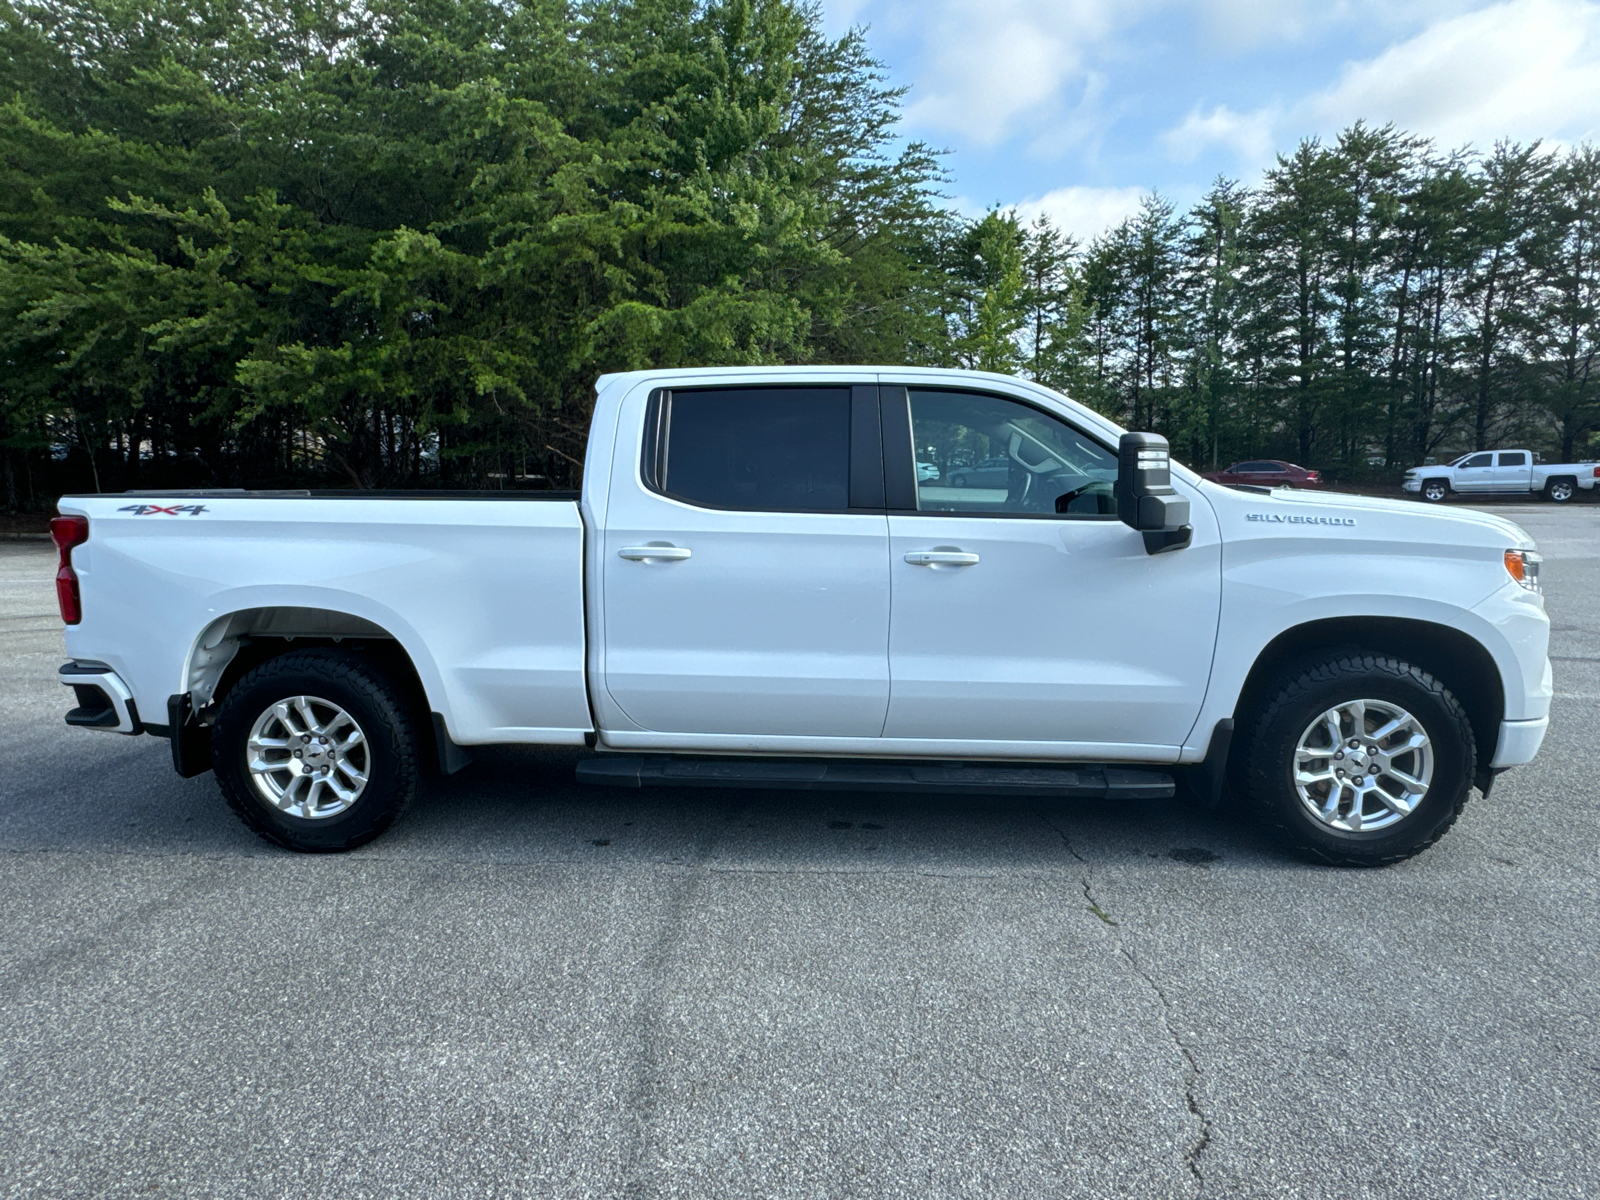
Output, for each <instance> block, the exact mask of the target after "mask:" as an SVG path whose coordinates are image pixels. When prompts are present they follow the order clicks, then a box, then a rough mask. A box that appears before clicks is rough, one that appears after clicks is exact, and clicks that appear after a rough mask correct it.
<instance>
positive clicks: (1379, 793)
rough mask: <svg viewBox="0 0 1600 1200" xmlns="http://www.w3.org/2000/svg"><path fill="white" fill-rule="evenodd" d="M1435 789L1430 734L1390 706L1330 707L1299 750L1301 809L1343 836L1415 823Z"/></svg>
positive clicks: (1382, 702) (1310, 727)
mask: <svg viewBox="0 0 1600 1200" xmlns="http://www.w3.org/2000/svg"><path fill="white" fill-rule="evenodd" d="M1432 782H1433V745H1432V743H1431V742H1430V741H1429V740H1428V732H1427V730H1425V729H1424V728H1423V727H1422V722H1421V721H1419V720H1417V718H1416V717H1414V716H1412V715H1411V714H1410V713H1408V712H1407V711H1406V710H1405V709H1403V708H1401V707H1400V706H1399V705H1398V704H1390V703H1389V702H1388V701H1387V700H1349V701H1346V702H1345V703H1343V704H1340V705H1337V706H1335V707H1333V708H1330V709H1328V711H1327V712H1325V713H1323V714H1322V715H1321V716H1319V717H1318V718H1317V719H1316V720H1314V721H1312V722H1311V724H1310V725H1308V726H1307V727H1306V731H1305V732H1304V733H1302V734H1301V735H1300V741H1299V743H1298V744H1297V745H1296V746H1295V751H1294V786H1295V791H1297V792H1298V793H1299V794H1300V803H1302V804H1304V805H1305V806H1306V809H1307V811H1309V812H1310V813H1311V815H1312V816H1313V817H1315V818H1316V819H1317V820H1318V821H1319V822H1321V823H1322V824H1324V825H1326V826H1328V828H1330V829H1337V830H1340V831H1342V832H1344V833H1371V832H1373V831H1374V830H1378V829H1385V828H1387V827H1388V826H1390V825H1393V824H1394V823H1395V822H1396V821H1400V820H1403V819H1404V818H1406V817H1408V816H1410V815H1411V812H1412V810H1413V809H1415V808H1416V807H1417V805H1418V804H1420V803H1422V800H1423V798H1424V797H1425V796H1426V795H1427V794H1428V787H1429V785H1430V784H1432Z"/></svg>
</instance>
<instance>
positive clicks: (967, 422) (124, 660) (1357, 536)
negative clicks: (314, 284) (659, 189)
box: [54, 367, 1551, 865]
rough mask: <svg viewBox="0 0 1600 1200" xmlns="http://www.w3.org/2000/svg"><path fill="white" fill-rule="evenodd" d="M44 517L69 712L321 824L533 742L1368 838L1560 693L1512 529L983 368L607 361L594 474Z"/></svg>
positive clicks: (76, 506)
mask: <svg viewBox="0 0 1600 1200" xmlns="http://www.w3.org/2000/svg"><path fill="white" fill-rule="evenodd" d="M919 458H920V459H922V461H932V462H935V463H936V464H945V465H948V464H949V463H951V462H960V461H967V462H972V461H980V460H987V459H991V458H1004V460H1005V461H1006V463H1008V464H1009V465H1008V466H1007V468H1006V469H1005V471H1004V472H1001V473H999V474H998V475H997V476H996V477H995V478H993V479H990V478H988V477H985V478H984V479H982V480H979V481H977V482H976V483H974V482H970V481H969V482H968V483H967V485H966V486H958V485H956V484H955V483H954V482H953V481H950V475H951V472H949V471H947V470H941V471H940V472H939V474H938V475H937V476H930V474H929V473H928V472H927V471H924V470H919V469H918V465H917V464H918V460H919ZM60 511H61V514H62V515H61V516H60V517H58V518H56V519H55V522H54V533H55V537H56V540H57V543H58V544H59V545H60V546H61V566H60V573H59V576H58V579H57V587H58V592H59V598H60V601H61V607H62V614H63V617H64V619H65V620H66V622H67V626H68V627H67V633H66V638H67V650H68V653H69V654H71V656H72V661H71V662H69V663H68V664H67V665H66V666H64V667H63V668H62V670H61V678H62V681H63V682H65V683H67V684H68V685H70V686H71V687H72V688H73V689H74V690H75V693H76V696H77V706H76V707H75V708H74V709H73V710H72V711H71V712H70V713H69V714H68V716H67V721H68V723H69V724H71V725H76V726H83V727H86V728H90V729H101V730H109V731H115V732H118V733H124V734H138V733H141V732H142V733H151V734H155V735H157V736H160V737H164V738H167V739H169V740H170V742H171V749H172V757H173V762H174V765H175V766H176V768H177V770H178V772H179V773H180V774H182V775H185V776H188V775H194V774H198V773H200V772H202V771H204V770H207V769H212V768H214V769H215V770H216V773H217V777H218V781H219V783H220V785H221V788H222V791H223V793H224V795H225V796H226V797H227V799H228V802H229V803H230V804H231V805H232V806H233V808H234V809H235V810H236V811H237V812H238V814H239V815H240V816H241V817H242V818H243V819H244V820H245V821H246V822H247V823H248V824H249V825H250V826H251V827H252V828H254V829H255V830H257V831H258V832H260V833H261V834H262V835H263V836H265V837H267V838H268V839H270V840H272V841H274V842H277V843H279V844H281V845H284V846H288V847H291V848H294V849H297V850H343V849H348V848H350V847H353V846H356V845H359V844H361V843H363V842H365V841H367V840H369V839H370V838H372V837H374V836H376V835H377V834H378V833H380V832H381V831H382V830H383V829H385V828H386V827H387V826H388V825H389V824H390V823H391V822H392V821H393V820H394V819H395V817H396V816H397V815H398V814H399V813H400V812H401V811H402V810H403V809H404V808H405V807H406V805H407V803H408V802H409V801H410V800H411V798H412V796H413V794H414V792H415V791H416V789H417V786H418V779H419V775H421V774H422V773H423V771H424V769H425V766H426V767H427V768H428V769H432V768H433V767H434V766H435V765H436V767H437V769H438V770H441V771H443V772H447V773H448V772H450V771H453V770H455V769H456V768H457V767H459V766H460V765H462V764H463V763H464V762H465V761H466V760H467V758H468V757H469V752H468V748H469V747H472V746H483V745H491V744H496V743H520V744H538V745H570V746H575V747H581V746H590V747H592V748H593V749H594V750H595V751H597V752H598V753H596V754H594V755H592V756H590V757H587V758H585V759H584V760H583V761H582V762H581V764H580V765H579V768H578V777H579V778H580V779H582V780H585V781H588V782H592V783H605V784H613V785H623V786H628V787H641V786H656V785H680V786H681V785H692V786H696V787H711V786H732V787H758V786H773V787H790V788H813V789H824V788H836V789H846V790H864V789H896V790H901V791H907V792H918V791H922V792H951V791H958V792H977V793H985V794H995V795H1002V794H1005V795H1012V796H1017V795H1038V796H1080V797H1107V798H1112V799H1129V800H1132V799H1138V798H1146V797H1166V796H1171V795H1173V794H1174V789H1175V787H1176V785H1177V784H1179V783H1182V784H1185V785H1187V791H1186V794H1188V795H1191V796H1193V797H1194V798H1195V802H1196V803H1200V804H1211V803H1214V802H1215V801H1216V799H1217V797H1218V796H1219V795H1220V792H1221V788H1222V786H1223V780H1224V778H1225V777H1229V778H1231V779H1232V780H1234V782H1235V784H1236V786H1237V787H1238V789H1239V790H1240V791H1241V792H1242V793H1243V794H1244V795H1246V796H1248V797H1249V799H1250V801H1251V802H1253V804H1254V806H1255V811H1257V812H1258V813H1259V814H1260V816H1261V818H1262V819H1263V820H1264V821H1266V822H1267V823H1269V824H1270V825H1272V826H1273V827H1275V828H1276V829H1277V830H1278V831H1279V832H1280V833H1281V834H1282V835H1283V836H1284V837H1285V838H1286V839H1287V840H1288V842H1289V843H1290V844H1291V845H1292V846H1294V847H1296V848H1298V849H1299V850H1300V851H1302V852H1304V853H1307V854H1309V855H1312V856H1315V857H1317V858H1320V859H1321V860H1324V861H1327V862H1333V863H1340V864H1352V865H1370V864H1379V863H1386V862H1391V861H1395V860H1397V859H1401V858H1404V857H1406V856H1408V855H1411V854H1415V853H1416V852H1418V851H1419V850H1421V849H1423V848H1424V847H1426V846H1428V845H1430V844H1431V843H1432V842H1434V841H1435V840H1436V839H1437V838H1438V837H1439V836H1440V835H1441V834H1442V833H1443V832H1444V831H1445V830H1446V829H1447V828H1448V827H1449V826H1450V825H1451V823H1452V822H1454V821H1455V819H1456V817H1457V815H1458V814H1459V813H1460V812H1461V808H1462V805H1463V804H1464V803H1465V801H1466V799H1467V796H1468V793H1469V790H1470V789H1471V788H1472V787H1473V786H1474V785H1476V786H1477V787H1479V788H1480V789H1481V790H1483V791H1485V792H1487V791H1488V789H1489V785H1490V782H1491V780H1492V778H1493V776H1494V774H1495V773H1497V772H1499V771H1501V770H1503V769H1505V768H1507V767H1511V766H1515V765H1516V764H1519V763H1526V762H1528V761H1529V760H1530V759H1532V758H1533V756H1534V754H1535V753H1536V752H1537V750H1538V748H1539V745H1540V742H1541V741H1542V740H1543V738H1544V734H1545V727H1546V723H1547V719H1548V711H1549V706H1550V697H1551V683H1550V664H1549V661H1548V658H1547V655H1546V643H1547V640H1548V632H1549V623H1548V621H1547V619H1546V616H1545V611H1544V603H1543V598H1542V596H1541V594H1540V591H1539V556H1538V555H1537V554H1536V553H1535V549H1534V543H1533V541H1532V540H1531V539H1530V538H1529V537H1528V536H1527V534H1525V533H1524V532H1523V531H1522V530H1521V529H1519V528H1518V527H1517V526H1516V525H1514V524H1512V523H1511V522H1509V521H1505V520H1502V519H1500V518H1498V517H1493V516H1485V515H1481V514H1477V513H1472V512H1466V511H1450V512H1440V511H1436V510H1427V511H1424V510H1421V509H1418V508H1416V507H1414V506H1411V505H1408V504H1405V503H1404V502H1402V501H1389V500H1380V499H1371V498H1364V497H1357V496H1346V495H1333V494H1318V493H1312V492H1274V493H1271V494H1263V493H1254V492H1248V491H1236V490H1233V489H1230V488H1225V487H1220V486H1217V485H1213V484H1209V483H1206V482H1203V481H1202V480H1201V479H1200V478H1199V477H1198V476H1197V475H1195V474H1193V473H1192V472H1190V471H1189V470H1187V469H1185V468H1184V467H1181V466H1178V465H1176V464H1169V461H1168V456H1167V449H1166V444H1165V442H1163V441H1162V440H1161V439H1160V438H1158V437H1155V436H1153V435H1149V434H1137V433H1124V432H1123V431H1122V430H1120V429H1119V428H1117V427H1116V426H1115V425H1113V424H1112V423H1111V422H1109V421H1107V420H1106V419H1105V418H1103V417H1101V416H1099V415H1097V414H1096V413H1094V412H1092V411H1090V410H1089V409H1087V408H1084V407H1082V406H1080V405H1078V404H1074V403H1072V402H1071V401H1069V400H1067V399H1065V398H1063V397H1061V396H1059V395H1057V394H1056V393H1054V392H1051V391H1048V390H1047V389H1045V388H1043V387H1040V386H1038V385H1036V384H1032V383H1028V382H1024V381H1021V380H1016V379H1010V378H1006V377H1003V376H997V375H989V374H982V373H976V372H964V371H934V370H909V369H892V368H868V367H862V368H844V367H829V368H759V369H758V368H749V369H722V370H682V371H649V372H635V373H631V374H622V375H607V376H604V377H602V378H601V379H600V381H599V386H598V393H597V396H596V401H595V412H594V419H593V424H592V428H591V430H590V434H589V446H588V458H587V461H586V463H585V469H584V479H583V491H582V493H581V495H569V496H557V495H550V494H544V495H540V494H523V495H507V494H504V493H489V494H472V495H459V494H449V493H431V494H430V493H412V494H402V495H394V494H384V493H371V494H357V495H343V494H326V493H324V494H317V493H246V492H196V493H188V494H184V495H181V496H179V495H157V494H151V493H140V494H129V495H119V496H74V497H68V498H66V499H63V500H62V501H61V504H60Z"/></svg>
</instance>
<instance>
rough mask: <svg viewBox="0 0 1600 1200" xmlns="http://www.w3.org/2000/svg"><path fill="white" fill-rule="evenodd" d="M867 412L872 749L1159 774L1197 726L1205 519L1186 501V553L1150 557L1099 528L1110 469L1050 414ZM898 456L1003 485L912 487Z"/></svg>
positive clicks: (1207, 594)
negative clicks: (882, 722)
mask: <svg viewBox="0 0 1600 1200" xmlns="http://www.w3.org/2000/svg"><path fill="white" fill-rule="evenodd" d="M883 414H884V417H883V429H884V447H885V458H884V465H885V471H886V476H887V480H888V487H889V494H888V500H889V504H890V516H889V532H890V564H889V565H890V571H891V573H892V575H893V578H894V607H893V618H892V622H891V629H890V637H889V663H890V672H891V675H892V682H891V686H890V700H889V719H888V723H887V724H886V726H885V727H884V736H885V737H886V738H911V739H932V740H937V741H941V742H945V743H947V744H951V747H952V748H951V753H952V754H956V753H963V754H972V753H983V752H984V751H985V748H986V745H987V746H991V747H992V746H994V745H995V744H996V743H1012V744H1013V746H1012V748H1011V749H1010V750H1006V751H1004V752H1006V753H1023V752H1029V751H1027V750H1026V749H1018V748H1017V747H1016V746H1015V744H1016V743H1030V744H1031V745H1032V746H1033V747H1036V748H1038V750H1037V752H1039V753H1042V754H1044V755H1047V756H1049V755H1060V756H1062V757H1069V756H1076V755H1094V754H1097V753H1114V754H1117V755H1119V756H1122V757H1133V758H1137V757H1141V756H1143V757H1147V758H1150V759H1157V760H1159V759H1163V758H1167V759H1170V757H1171V755H1172V754H1173V753H1174V752H1175V750H1176V747H1178V746H1179V745H1181V744H1182V742H1183V741H1184V739H1185V738H1186V737H1187V736H1188V734H1189V731H1190V729H1191V728H1192V727H1193V725H1194V722H1195V719H1196V717H1197V716H1198V715H1199V711H1200V704H1201V701H1202V700H1203V699H1204V698H1205V691H1206V683H1207V680H1208V678H1209V676H1210V670H1211V655H1212V649H1213V647H1214V645H1215V642H1216V633H1217V612H1218V606H1219V601H1220V596H1221V556H1220V546H1219V541H1218V533H1217V528H1216V523H1215V518H1214V517H1213V515H1212V513H1211V509H1210V507H1209V505H1207V504H1206V503H1205V502H1204V500H1203V499H1201V498H1199V497H1195V498H1194V504H1193V521H1194V540H1193V544H1192V545H1191V546H1190V547H1189V548H1187V549H1184V550H1178V551H1174V552H1171V553H1167V554H1158V555H1151V554H1148V553H1146V551H1145V546H1144V539H1143V537H1142V535H1141V534H1139V533H1137V532H1135V531H1134V530H1132V529H1130V528H1128V527H1127V526H1126V525H1124V524H1122V523H1121V522H1120V521H1118V520H1117V519H1116V516H1115V505H1114V503H1113V501H1112V497H1111V484H1112V481H1113V480H1114V479H1115V478H1116V471H1117V464H1116V456H1115V454H1114V453H1113V452H1112V451H1111V449H1110V448H1109V447H1107V446H1104V445H1102V444H1100V443H1099V442H1098V441H1096V440H1094V439H1093V438H1091V437H1089V436H1088V435H1087V434H1085V433H1084V432H1082V431H1080V430H1078V429H1076V428H1074V427H1073V426H1071V425H1070V424H1068V423H1067V422H1066V421H1064V420H1063V419H1061V418H1060V417H1059V416H1057V415H1055V414H1054V413H1051V412H1048V411H1046V410H1044V409H1042V408H1036V407H1034V406H1032V405H1030V404H1026V403H1023V402H1021V401H1019V400H1016V399H1012V398H1008V397H1003V396H999V395H989V394H983V393H976V392H968V391H953V390H944V389H926V390H924V389H918V388H912V389H911V390H910V391H909V393H908V392H907V390H906V389H904V388H896V387H888V386H885V387H884V388H883ZM913 445H915V446H916V448H917V451H918V456H919V457H920V458H922V459H923V460H924V461H934V462H943V461H948V460H949V459H951V458H954V457H957V456H965V455H971V456H972V457H973V458H974V459H978V458H982V457H988V456H990V455H994V454H996V452H998V454H999V455H1001V456H1004V458H1005V461H1006V462H1007V463H1008V464H1009V469H1008V470H1007V471H1006V472H1005V478H1004V479H1003V480H999V481H997V482H998V483H999V486H996V487H985V486H968V487H957V486H950V485H947V484H944V483H941V482H935V481H924V482H922V483H916V482H915V480H914V475H913V471H912V456H911V447H912V446H913ZM1058 510H1060V511H1058ZM956 743H964V745H955V744H956ZM1141 747H1142V749H1141ZM996 752H1001V751H998V750H997V751H996Z"/></svg>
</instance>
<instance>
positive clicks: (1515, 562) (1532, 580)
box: [1506, 550, 1544, 592]
mask: <svg viewBox="0 0 1600 1200" xmlns="http://www.w3.org/2000/svg"><path fill="white" fill-rule="evenodd" d="M1543 561H1544V559H1543V558H1541V557H1539V555H1537V554H1535V553H1534V552H1533V551H1532V550H1507V551H1506V573H1507V574H1508V575H1510V576H1511V578H1513V579H1515V580H1516V581H1517V582H1518V583H1520V584H1521V585H1522V586H1523V587H1525V588H1527V589H1528V590H1529V591H1530V592H1537V591H1538V590H1539V564H1540V563H1542V562H1543Z"/></svg>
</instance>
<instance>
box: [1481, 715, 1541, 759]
mask: <svg viewBox="0 0 1600 1200" xmlns="http://www.w3.org/2000/svg"><path fill="white" fill-rule="evenodd" d="M1549 728H1550V718H1549V717H1540V718H1539V719H1538V720H1535V721H1501V722H1500V739H1499V741H1498V742H1496V743H1495V748H1494V759H1493V761H1491V762H1490V763H1489V769H1490V770H1502V769H1504V768H1506V767H1520V766H1522V765H1523V764H1524V763H1530V762H1532V761H1533V756H1534V755H1536V754H1538V753H1539V747H1540V746H1541V745H1543V744H1544V735H1545V732H1546V730H1548V729H1549Z"/></svg>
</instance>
